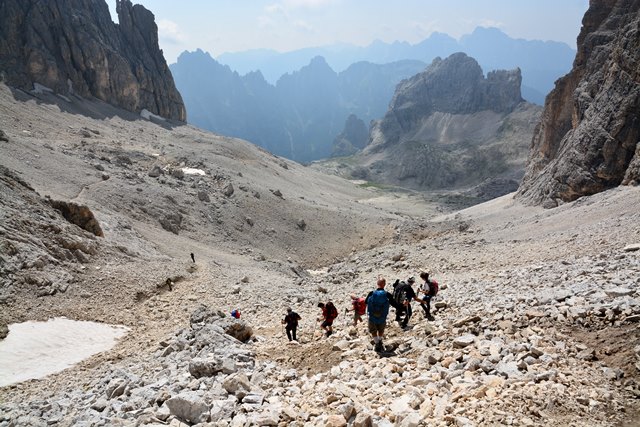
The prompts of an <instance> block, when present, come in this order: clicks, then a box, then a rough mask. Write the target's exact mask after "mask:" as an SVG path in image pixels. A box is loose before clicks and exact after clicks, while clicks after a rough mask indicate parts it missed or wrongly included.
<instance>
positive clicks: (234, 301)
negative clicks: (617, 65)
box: [0, 87, 640, 427]
mask: <svg viewBox="0 0 640 427" xmlns="http://www.w3.org/2000/svg"><path fill="white" fill-rule="evenodd" d="M0 95H1V96H0V101H1V103H0V108H2V109H3V114H2V115H0V129H1V130H2V131H3V135H4V137H3V140H2V141H0V144H1V145H0V147H1V148H0V149H1V150H2V156H0V166H2V175H1V176H2V179H1V180H0V184H1V185H2V186H1V187H0V190H1V191H0V196H1V197H0V202H2V209H1V210H0V212H1V213H2V214H1V215H2V219H1V220H0V232H1V233H0V238H1V239H2V240H1V241H0V243H1V248H2V261H3V263H2V266H1V268H2V282H0V285H1V286H0V291H1V292H0V304H1V306H0V321H1V323H3V324H13V323H19V322H23V321H27V320H46V319H49V318H52V317H58V316H66V317H67V318H69V319H75V320H92V321H97V322H102V323H108V324H114V325H115V324H119V325H124V326H126V327H127V328H129V332H128V334H127V335H126V336H124V337H122V338H120V340H119V341H118V343H117V344H116V345H115V347H113V348H112V349H111V350H108V351H105V352H102V353H100V354H98V355H95V356H92V357H90V358H88V359H85V360H84V361H82V362H80V363H78V364H77V365H75V366H73V367H70V368H68V369H66V370H64V371H61V372H58V373H55V374H51V375H49V376H47V377H45V378H41V379H35V380H30V381H24V382H20V383H15V384H12V385H8V386H5V387H2V388H0V426H2V427H4V426H50V425H60V426H114V425H115V426H141V425H145V426H161V425H170V426H176V427H177V426H192V425H198V426H228V425H231V426H255V425H260V426H403V427H409V426H416V427H417V426H500V425H514V426H527V425H530V426H538V425H554V426H638V425H640V423H639V421H638V420H640V400H639V399H640V380H639V374H640V333H639V332H638V330H639V328H638V324H639V322H640V210H639V209H638V206H640V188H638V187H619V188H616V189H612V190H609V191H606V192H603V193H600V194H597V195H594V196H590V197H583V198H581V199H578V200H577V201H575V202H572V203H567V204H563V205H561V206H559V207H557V208H554V209H549V210H545V209H542V208H540V207H528V206H523V205H520V204H519V203H518V202H516V201H514V200H513V198H512V196H510V195H507V196H503V197H501V198H499V199H495V200H492V201H489V202H487V203H484V204H482V205H477V206H474V207H470V208H466V209H461V210H458V209H457V208H456V204H455V200H457V199H456V197H455V194H441V195H437V196H434V195H431V196H430V197H424V196H422V195H420V194H417V193H391V192H386V191H382V190H379V189H375V188H363V187H360V186H358V185H357V184H354V183H352V182H348V181H345V180H342V179H339V178H337V177H330V176H326V175H322V174H320V173H319V172H317V171H313V170H311V169H309V168H305V167H304V166H301V165H297V164H295V163H293V162H289V161H286V160H283V159H279V158H276V157H274V156H271V155H269V154H268V153H265V152H264V151H262V150H260V149H258V148H256V147H253V146H251V145H249V144H247V143H245V142H242V141H238V140H232V139H230V138H225V137H220V136H216V135H212V134H208V133H205V132H202V131H200V130H198V129H194V128H191V127H188V126H174V125H171V124H170V123H154V122H150V121H146V120H142V119H140V118H138V117H128V116H126V115H123V114H121V113H118V114H112V110H110V109H109V107H107V106H104V105H102V104H98V103H93V104H83V103H81V101H74V100H72V101H73V102H72V103H70V104H69V105H67V104H65V103H62V104H60V103H59V102H58V101H56V103H53V101H51V100H49V99H42V98H32V97H31V95H30V94H26V93H22V92H17V91H13V92H12V91H10V90H9V89H8V88H6V87H2V90H1V91H0ZM43 96H44V95H43ZM48 96H50V95H48ZM65 102H66V101H65ZM80 108H83V109H84V110H83V111H86V110H87V109H89V110H90V111H92V112H93V118H90V117H87V116H86V115H78V114H73V111H74V109H80ZM7 111H10V112H11V113H10V114H8V113H6V112H7ZM83 141H84V142H83ZM156 166H157V168H156ZM182 168H192V169H197V170H202V171H203V172H204V175H200V174H184V172H183V173H182V174H180V173H179V172H177V171H179V170H182ZM46 196H49V199H51V200H55V201H64V202H73V203H76V204H78V205H82V206H86V207H88V208H89V209H90V211H91V212H92V214H93V215H94V216H95V218H96V220H97V222H98V223H99V224H100V227H101V230H102V231H103V234H104V235H103V236H97V235H96V234H95V233H92V232H90V231H86V230H83V229H81V228H80V227H78V226H77V225H75V224H73V223H71V222H69V221H70V220H67V219H65V218H64V217H63V216H62V214H61V213H60V210H59V208H55V207H54V206H59V205H58V204H56V203H52V202H50V201H49V199H48V198H47V197H46ZM190 253H194V255H195V262H192V260H191V259H190V256H189V255H190ZM424 270H427V271H429V272H431V275H432V277H433V278H435V279H436V280H438V282H439V283H440V285H441V288H440V293H439V295H438V296H437V298H436V299H435V300H434V301H433V303H432V307H433V309H432V311H433V314H434V317H435V320H434V321H427V320H426V319H425V318H424V316H423V314H422V311H421V309H420V307H419V306H418V305H417V304H416V303H414V304H413V308H414V315H413V317H412V319H411V321H410V322H409V325H410V328H409V329H408V330H402V329H400V328H399V327H398V325H397V324H395V323H394V322H392V320H393V310H391V312H392V314H391V315H390V318H389V321H388V326H387V331H386V336H385V340H384V343H385V347H386V348H385V352H384V353H382V354H378V353H376V352H374V351H373V345H372V342H371V341H370V337H369V335H368V334H367V331H366V325H364V324H360V325H358V326H357V327H352V326H351V325H350V316H349V315H347V314H345V313H344V309H345V308H347V307H348V306H349V301H350V298H349V295H350V294H356V295H360V296H364V295H366V293H368V292H369V291H370V290H372V289H373V288H374V284H375V281H376V279H377V278H378V277H379V276H383V277H385V278H386V279H387V282H388V283H392V282H393V281H394V280H395V279H396V278H398V279H406V278H408V277H409V276H416V277H417V276H418V274H419V273H420V272H421V271H424ZM388 287H389V288H390V285H388ZM327 300H331V301H333V302H334V303H335V304H336V306H337V307H338V310H339V311H340V315H339V316H338V318H337V319H336V321H335V323H334V325H335V333H334V334H333V335H332V336H330V337H329V338H326V337H324V336H323V335H322V334H321V333H320V330H319V329H318V328H317V322H316V321H315V318H316V317H317V316H318V314H319V309H318V308H317V307H316V305H317V303H318V302H319V301H327ZM287 307H292V308H294V310H296V311H297V312H298V313H299V314H300V315H301V316H302V321H301V327H300V330H299V342H298V343H288V341H287V339H286V336H285V335H284V331H283V329H282V325H281V324H280V321H281V319H282V318H284V315H285V312H286V308H287ZM234 308H235V309H239V310H240V311H241V313H242V316H241V318H240V319H239V320H237V319H232V318H231V317H230V316H229V313H230V311H231V310H232V309H234Z"/></svg>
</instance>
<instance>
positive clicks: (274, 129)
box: [171, 50, 424, 162]
mask: <svg viewBox="0 0 640 427" xmlns="http://www.w3.org/2000/svg"><path fill="white" fill-rule="evenodd" d="M423 69H424V64H423V63H421V62H419V61H398V62H393V63H389V64H383V65H378V64H372V63H368V62H360V63H357V64H353V65H352V66H351V67H349V68H348V69H346V70H344V71H343V72H341V73H336V72H335V71H333V69H331V67H329V65H328V64H327V62H326V61H325V60H324V58H322V57H315V58H313V59H312V60H311V61H310V62H309V64H308V65H306V66H304V67H302V68H301V69H300V70H299V71H296V72H293V73H291V74H285V75H284V76H282V77H281V78H280V79H279V80H278V82H277V83H276V84H275V85H272V84H270V83H269V82H267V81H266V80H265V79H264V77H263V76H262V74H261V73H260V72H259V71H256V72H251V73H248V74H246V75H244V76H241V75H240V74H238V73H237V72H235V71H233V70H231V68H229V67H228V66H226V65H222V64H220V63H219V62H217V61H216V60H214V59H213V58H212V57H211V56H210V55H209V54H208V53H205V52H203V51H201V50H197V51H195V52H184V53H183V54H182V55H180V57H179V58H178V62H177V63H176V64H172V65H171V72H172V73H173V76H174V78H175V81H176V86H177V87H178V89H179V90H180V93H181V94H182V96H183V99H184V101H185V104H186V105H187V109H188V115H189V122H190V123H192V124H194V125H197V126H199V127H201V128H204V129H207V130H211V131H214V132H217V133H220V134H223V135H230V136H235V137H239V138H243V139H246V140H249V141H251V142H253V143H255V144H257V145H260V146H261V147H264V148H266V149H267V150H269V151H271V152H272V153H275V154H278V155H281V156H284V157H287V158H290V159H293V160H297V161H302V162H305V161H310V160H316V159H321V158H326V157H329V156H330V155H331V154H332V150H333V147H332V145H333V140H334V138H335V137H336V136H337V135H338V134H339V133H340V132H341V131H342V129H343V128H344V125H345V121H346V119H347V117H348V116H349V115H350V114H355V115H357V116H358V117H359V118H361V119H362V120H365V121H366V122H367V123H368V122H369V121H370V120H372V119H374V118H377V117H382V116H383V115H384V113H385V112H386V110H387V106H388V104H389V101H390V100H391V97H392V96H393V92H394V89H395V86H396V84H397V83H398V82H399V81H400V80H402V79H405V78H408V77H411V76H413V75H415V74H417V73H418V72H420V71H421V70H423Z"/></svg>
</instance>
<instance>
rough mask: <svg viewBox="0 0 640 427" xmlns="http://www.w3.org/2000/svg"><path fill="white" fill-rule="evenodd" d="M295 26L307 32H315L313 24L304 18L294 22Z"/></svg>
mask: <svg viewBox="0 0 640 427" xmlns="http://www.w3.org/2000/svg"><path fill="white" fill-rule="evenodd" d="M293 26H294V28H296V29H298V30H301V31H304V32H307V33H312V32H313V26H312V25H311V24H309V23H308V22H306V21H303V20H301V19H300V20H297V21H295V22H294V23H293Z"/></svg>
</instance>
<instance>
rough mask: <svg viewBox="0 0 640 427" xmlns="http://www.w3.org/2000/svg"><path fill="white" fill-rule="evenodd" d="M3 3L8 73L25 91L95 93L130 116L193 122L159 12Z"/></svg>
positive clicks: (1, 53)
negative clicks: (168, 55)
mask: <svg viewBox="0 0 640 427" xmlns="http://www.w3.org/2000/svg"><path fill="white" fill-rule="evenodd" d="M117 12H118V18H119V21H120V23H119V24H115V23H113V22H112V20H111V16H110V14H109V9H108V7H107V4H106V3H105V2H104V1H103V0H100V1H92V0H52V1H37V0H2V1H1V2H0V72H1V73H2V75H3V77H4V79H5V81H6V82H7V83H8V84H9V85H11V86H15V87H18V88H21V89H25V90H31V89H32V88H33V86H34V83H38V84H41V85H43V86H46V87H48V88H50V89H53V90H54V91H55V92H57V93H60V94H64V95H80V96H82V97H89V96H95V97H96V98H98V99H101V100H103V101H106V102H108V103H110V104H113V105H116V106H119V107H122V108H124V109H126V110H129V111H134V112H140V111H141V110H143V109H146V110H149V111H151V112H152V113H154V114H157V115H160V116H162V117H165V118H170V119H175V120H180V121H185V120H186V111H185V107H184V104H183V102H182V98H181V97H180V94H179V93H178V91H177V89H176V88H175V85H174V82H173V78H172V76H171V73H170V71H169V68H168V67H167V64H166V62H165V60H164V57H163V55H162V51H161V50H160V48H159V47H158V28H157V26H156V24H155V22H154V16H153V14H152V13H151V12H149V11H148V10H147V9H145V8H144V7H142V6H140V5H135V6H134V5H132V4H131V2H130V1H129V0H118V1H117Z"/></svg>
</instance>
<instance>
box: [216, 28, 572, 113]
mask: <svg viewBox="0 0 640 427" xmlns="http://www.w3.org/2000/svg"><path fill="white" fill-rule="evenodd" d="M455 52H464V53H466V54H467V55H469V56H471V57H473V58H476V60H477V61H478V63H479V64H480V65H481V66H482V68H483V69H485V70H495V69H512V68H520V69H521V70H522V85H523V88H522V93H523V97H524V98H525V99H526V100H528V101H530V102H534V103H537V104H540V105H541V104H542V103H544V97H545V96H546V94H547V93H548V92H549V91H550V90H551V89H552V88H553V84H554V82H555V80H556V79H558V78H559V77H560V76H562V75H564V74H565V73H566V72H567V71H568V70H570V69H571V65H572V61H573V58H574V56H575V53H576V51H575V50H574V49H572V48H571V47H569V46H568V45H567V44H565V43H561V42H555V41H540V40H524V39H513V38H511V37H509V36H508V35H506V34H505V33H503V32H502V31H500V30H498V29H496V28H483V27H478V28H476V29H475V30H474V31H473V32H472V33H471V34H467V35H465V36H463V37H462V38H460V40H456V39H454V38H452V37H450V36H448V35H447V34H443V33H433V34H431V35H430V36H429V37H428V38H426V39H425V40H423V41H421V42H419V43H416V44H410V43H407V42H393V43H385V42H382V41H379V40H377V41H374V42H373V43H371V44H370V45H368V46H366V47H358V46H353V45H348V44H341V45H333V46H325V47H317V48H305V49H299V50H295V51H291V52H285V53H279V52H276V51H273V50H267V49H258V50H250V51H245V52H235V53H223V54H221V55H219V56H218V57H217V58H216V59H217V60H218V61H219V62H220V63H222V64H226V65H229V66H230V67H231V68H232V69H233V70H235V71H237V72H238V73H240V74H246V73H248V72H251V71H256V70H260V72H261V73H262V74H263V76H264V78H265V80H267V81H268V82H271V83H275V82H276V81H277V80H278V79H279V78H280V77H281V76H282V75H284V74H286V73H291V72H292V71H294V70H298V69H300V68H301V67H303V66H304V65H306V64H308V63H309V61H310V60H311V59H312V58H313V57H316V56H322V57H324V58H325V59H326V61H327V63H328V64H329V66H331V68H332V69H334V70H336V71H337V72H341V71H343V70H345V69H347V68H348V67H349V66H350V65H352V64H354V63H356V62H360V61H367V62H372V63H377V64H384V63H389V62H396V61H400V60H406V59H411V60H419V61H422V62H424V64H425V66H426V65H427V64H429V63H431V61H432V60H433V59H434V58H436V57H442V58H445V57H447V56H449V55H451V54H452V53H455Z"/></svg>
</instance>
